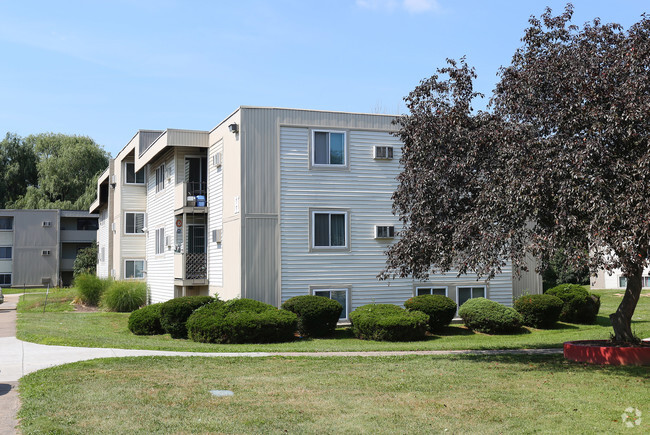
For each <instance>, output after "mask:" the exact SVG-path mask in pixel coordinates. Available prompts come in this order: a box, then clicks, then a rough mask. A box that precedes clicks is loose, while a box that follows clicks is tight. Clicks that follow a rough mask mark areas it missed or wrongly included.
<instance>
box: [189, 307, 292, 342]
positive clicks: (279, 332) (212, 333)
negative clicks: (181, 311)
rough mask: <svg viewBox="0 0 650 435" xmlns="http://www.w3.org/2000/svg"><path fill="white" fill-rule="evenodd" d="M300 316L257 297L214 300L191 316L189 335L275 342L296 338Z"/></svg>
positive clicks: (216, 339) (210, 339) (202, 338)
mask: <svg viewBox="0 0 650 435" xmlns="http://www.w3.org/2000/svg"><path fill="white" fill-rule="evenodd" d="M297 322H298V316H296V314H294V313H292V312H290V311H286V310H278V309H277V308H275V307H274V306H273V305H269V304H265V303H264V302H259V301H255V300H253V299H235V300H232V301H228V302H221V301H218V302H213V303H211V304H208V305H205V306H203V307H201V308H199V309H197V310H196V311H195V312H194V313H192V315H191V316H190V318H189V319H188V320H187V332H188V336H189V337H190V339H191V340H193V341H198V342H202V343H275V342H281V341H290V340H293V338H294V334H295V331H296V325H297Z"/></svg>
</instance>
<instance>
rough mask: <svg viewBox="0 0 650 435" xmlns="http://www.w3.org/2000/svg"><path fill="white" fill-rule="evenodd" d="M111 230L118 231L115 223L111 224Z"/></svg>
mask: <svg viewBox="0 0 650 435" xmlns="http://www.w3.org/2000/svg"><path fill="white" fill-rule="evenodd" d="M111 229H112V230H113V231H117V225H115V222H113V223H112V224H111Z"/></svg>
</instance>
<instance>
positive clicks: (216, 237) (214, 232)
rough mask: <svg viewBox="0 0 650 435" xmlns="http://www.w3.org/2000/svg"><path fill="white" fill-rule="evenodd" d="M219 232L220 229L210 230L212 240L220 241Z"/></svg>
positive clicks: (214, 241)
mask: <svg viewBox="0 0 650 435" xmlns="http://www.w3.org/2000/svg"><path fill="white" fill-rule="evenodd" d="M221 232H222V230H212V242H213V243H221Z"/></svg>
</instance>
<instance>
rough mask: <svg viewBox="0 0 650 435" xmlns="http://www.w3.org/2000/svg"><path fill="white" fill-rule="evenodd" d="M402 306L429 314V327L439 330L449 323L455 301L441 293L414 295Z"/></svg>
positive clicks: (432, 329)
mask: <svg viewBox="0 0 650 435" xmlns="http://www.w3.org/2000/svg"><path fill="white" fill-rule="evenodd" d="M404 306H405V307H406V309H407V310H409V311H422V312H423V313H424V314H426V315H428V316H429V329H430V330H431V331H440V330H441V329H443V328H444V327H445V326H447V325H449V324H450V323H451V321H452V320H453V319H454V316H455V315H456V307H457V306H456V302H454V301H453V300H452V299H450V298H448V297H447V296H442V295H421V296H415V297H413V298H411V299H409V300H407V301H406V302H404Z"/></svg>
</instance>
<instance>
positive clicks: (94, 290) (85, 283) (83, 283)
mask: <svg viewBox="0 0 650 435" xmlns="http://www.w3.org/2000/svg"><path fill="white" fill-rule="evenodd" d="M110 284H111V281H110V280H108V279H102V278H100V277H98V276H97V275H93V274H90V273H82V274H80V275H77V276H76V277H75V279H74V286H75V288H76V289H77V290H78V291H79V299H81V302H83V303H84V304H86V305H92V306H97V305H99V302H100V301H101V298H102V294H103V293H104V291H106V289H107V288H108V287H109V286H110Z"/></svg>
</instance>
